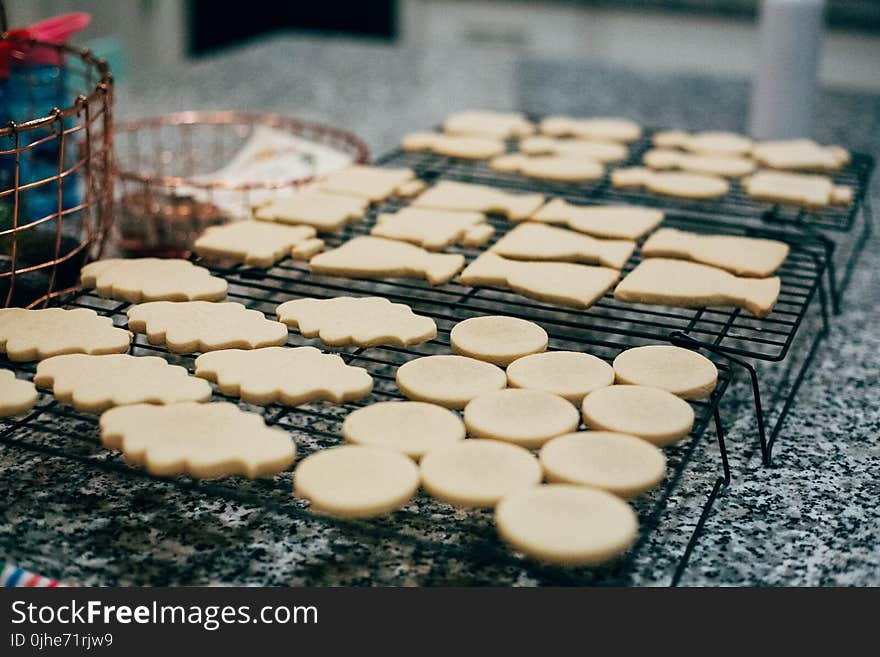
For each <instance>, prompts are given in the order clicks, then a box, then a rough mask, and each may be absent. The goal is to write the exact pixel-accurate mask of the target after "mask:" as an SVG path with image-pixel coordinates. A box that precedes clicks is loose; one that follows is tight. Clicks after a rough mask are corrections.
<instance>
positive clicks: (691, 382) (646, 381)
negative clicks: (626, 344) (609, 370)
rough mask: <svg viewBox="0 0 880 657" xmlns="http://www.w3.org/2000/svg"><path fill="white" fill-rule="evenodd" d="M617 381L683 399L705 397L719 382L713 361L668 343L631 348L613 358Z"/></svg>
mask: <svg viewBox="0 0 880 657" xmlns="http://www.w3.org/2000/svg"><path fill="white" fill-rule="evenodd" d="M614 375H615V378H616V379H617V382H618V383H624V384H633V385H642V386H652V387H654V388H662V389H663V390H668V391H669V392H671V393H672V394H673V395H676V396H678V397H683V398H684V399H705V398H706V397H708V396H709V395H710V394H711V393H712V391H713V390H714V389H715V385H716V384H717V383H718V368H717V367H715V363H713V362H712V361H711V360H709V359H708V358H706V357H705V356H703V355H701V354H698V353H697V352H695V351H691V350H690V349H682V348H681V347H675V346H673V345H668V344H652V345H646V346H644V347H634V348H632V349H627V350H626V351H624V352H621V353H620V354H618V356H617V358H615V359H614Z"/></svg>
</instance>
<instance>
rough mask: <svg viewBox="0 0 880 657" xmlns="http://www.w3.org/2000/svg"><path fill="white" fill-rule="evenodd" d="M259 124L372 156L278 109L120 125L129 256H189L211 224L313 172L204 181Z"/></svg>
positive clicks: (335, 132) (343, 136)
mask: <svg viewBox="0 0 880 657" xmlns="http://www.w3.org/2000/svg"><path fill="white" fill-rule="evenodd" d="M258 126H265V127H268V128H272V129H274V130H278V131H282V132H283V133H285V134H287V135H292V136H295V137H297V138H301V139H303V140H306V141H307V142H309V143H312V144H319V145H321V146H325V147H330V148H332V149H333V150H334V151H335V152H338V153H340V154H344V155H347V156H348V159H350V161H351V162H352V163H364V162H367V161H368V160H369V149H368V148H367V145H366V144H365V143H364V142H363V141H361V140H360V139H359V138H357V137H356V136H355V135H353V134H351V133H349V132H346V131H344V130H340V129H338V128H333V127H331V126H326V125H322V124H319V123H312V122H307V121H302V120H299V119H294V118H289V117H284V116H280V115H277V114H253V113H247V112H233V111H211V112H193V111H190V112H177V113H174V114H167V115H164V116H159V117H152V118H146V119H141V120H136V121H131V122H128V123H123V124H120V125H117V126H116V132H115V138H114V140H115V145H116V178H117V180H116V182H117V221H116V232H117V233H118V237H119V245H120V247H121V249H122V250H123V251H124V252H125V253H127V254H128V255H138V256H148V255H154V256H164V257H169V256H185V255H187V254H188V252H189V250H190V249H191V247H192V242H193V241H194V240H195V238H196V237H197V236H198V235H199V234H201V233H202V231H203V230H204V229H205V228H207V227H208V226H211V225H215V224H219V223H224V222H226V221H229V220H231V219H236V218H241V217H244V216H248V215H249V214H250V212H251V209H252V206H253V205H254V204H255V202H254V200H255V198H256V197H258V196H265V193H266V192H271V193H273V194H274V193H279V194H280V193H284V192H285V191H287V192H289V191H291V190H292V189H295V188H296V187H298V186H301V185H304V184H307V183H309V182H311V181H313V180H314V175H313V174H306V175H297V176H291V177H286V176H282V177H279V178H277V179H272V180H260V181H245V182H238V183H229V182H227V181H222V180H205V178H204V176H205V175H206V174H210V173H211V172H213V171H216V170H217V169H218V168H220V167H222V166H223V165H224V164H225V163H227V162H229V161H230V160H231V159H232V158H234V157H235V156H236V154H238V153H239V152H240V149H241V148H242V147H243V145H244V144H245V143H246V142H247V140H248V139H249V138H250V136H251V135H252V134H253V132H254V130H255V129H256V128H257V127H258ZM221 197H222V199H223V200H222V202H221V201H220V198H221Z"/></svg>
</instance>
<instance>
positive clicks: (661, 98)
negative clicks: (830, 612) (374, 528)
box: [0, 35, 880, 585]
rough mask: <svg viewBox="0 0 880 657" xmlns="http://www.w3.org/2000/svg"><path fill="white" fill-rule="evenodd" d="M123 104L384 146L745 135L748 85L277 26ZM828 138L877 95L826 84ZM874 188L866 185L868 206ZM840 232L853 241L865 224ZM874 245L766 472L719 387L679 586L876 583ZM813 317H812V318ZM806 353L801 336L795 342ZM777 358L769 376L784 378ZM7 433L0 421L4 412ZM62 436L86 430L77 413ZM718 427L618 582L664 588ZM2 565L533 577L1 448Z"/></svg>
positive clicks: (54, 570)
mask: <svg viewBox="0 0 880 657" xmlns="http://www.w3.org/2000/svg"><path fill="white" fill-rule="evenodd" d="M117 99H118V102H117V117H118V118H120V119H125V118H133V117H136V116H146V115H151V114H155V113H159V112H163V111H171V110H182V109H240V110H259V111H275V112H280V113H283V114H288V115H293V116H298V117H301V118H305V119H312V120H318V121H323V122H326V123H331V124H335V125H338V126H341V127H343V128H347V129H349V130H352V131H354V132H355V133H357V134H358V135H360V136H362V137H363V138H364V139H365V140H366V141H367V142H368V143H369V145H370V147H371V148H372V149H373V153H374V154H379V153H381V152H382V151H384V150H387V149H390V148H393V147H394V146H396V145H397V143H398V141H399V139H400V137H401V135H402V134H403V133H404V132H406V131H409V130H415V129H420V128H424V127H425V126H429V125H433V124H436V123H437V122H439V121H440V120H441V119H442V118H443V117H444V116H445V115H447V114H448V113H450V112H452V111H455V110H459V109H464V108H494V109H520V110H525V111H527V112H534V113H541V114H544V113H571V114H575V115H584V116H589V115H626V116H630V117H632V118H635V119H637V120H640V121H642V122H644V123H646V124H650V125H656V126H670V127H686V128H720V129H731V130H742V129H743V128H744V124H745V121H746V118H747V106H748V85H747V83H746V81H743V80H720V79H713V78H699V77H673V76H665V75H664V76H660V75H645V74H635V73H630V72H626V71H620V70H611V69H606V68H602V67H600V66H597V65H595V64H594V63H590V62H588V61H571V60H568V61H551V60H540V59H534V58H522V57H519V56H513V55H509V54H507V53H504V52H500V51H498V50H497V49H496V50H491V51H488V50H486V51H483V50H470V51H468V50H462V49H454V50H451V49H450V50H445V49H429V50H421V49H402V48H399V47H396V46H388V45H382V44H374V43H370V42H355V41H341V40H330V39H319V38H307V37H302V36H297V35H282V36H278V37H276V38H272V39H267V40H263V41H260V42H257V43H253V44H249V45H246V46H244V47H241V48H237V49H235V50H231V51H228V52H225V53H222V54H220V55H216V56H213V57H210V58H207V59H204V60H201V61H197V62H193V63H191V64H188V65H186V66H184V67H183V68H182V69H180V70H179V71H174V72H173V74H170V73H168V74H164V75H161V76H156V77H154V78H150V79H137V78H135V79H132V80H129V81H127V82H126V83H125V84H122V85H121V86H120V87H119V89H118V94H117ZM818 115H819V118H818V123H817V130H816V135H815V136H816V138H817V139H819V140H821V141H824V142H834V143H840V144H843V145H844V146H848V147H850V148H852V149H855V150H859V151H866V152H869V153H872V154H875V155H876V154H877V153H878V151H880V96H874V95H868V94H861V93H851V92H845V91H826V92H823V94H822V96H821V100H820V102H819V108H818ZM877 189H878V185H877V184H874V186H873V187H872V191H871V195H872V198H873V199H874V201H875V202H874V204H875V206H876V205H877V200H880V199H878V198H877V197H878V192H877ZM836 237H837V238H840V239H848V240H853V239H854V237H853V236H840V235H837V236H836ZM878 272H880V242H878V240H877V239H876V238H872V239H871V240H870V241H869V242H868V243H867V245H866V248H865V251H864V253H863V255H862V259H861V262H860V266H859V268H858V269H857V270H856V271H855V274H854V276H853V278H852V281H851V285H850V287H849V290H848V292H847V294H846V298H845V301H844V304H843V312H842V313H841V315H839V316H837V317H834V318H833V321H832V326H831V331H830V335H829V336H828V338H827V340H826V341H825V342H824V343H823V344H822V345H821V346H820V348H819V350H818V352H817V355H816V359H815V362H814V363H813V367H812V368H811V369H810V370H809V372H808V374H807V376H806V378H805V380H804V382H803V387H802V389H801V392H800V394H799V395H798V397H797V400H796V403H795V405H794V406H793V408H792V410H791V414H790V416H789V418H788V420H787V422H786V424H785V426H784V429H783V432H782V435H781V437H780V439H779V441H778V443H777V446H776V448H775V453H774V465H773V467H770V468H765V467H763V466H761V464H760V460H759V456H758V454H757V450H756V449H755V442H756V441H755V427H754V420H753V418H752V417H750V415H749V412H748V408H749V400H748V392H749V389H748V388H747V386H746V385H745V381H744V378H745V377H743V376H742V375H740V376H738V377H737V379H736V380H735V382H734V385H733V386H732V388H731V390H729V391H728V394H727V395H726V396H725V398H724V399H723V400H722V407H721V410H722V416H723V417H724V419H725V426H726V429H727V433H728V435H727V440H728V444H729V446H730V448H731V457H732V468H733V472H734V480H733V482H732V484H731V486H730V488H729V489H728V490H726V491H724V492H723V493H722V495H721V497H720V499H719V500H718V501H717V502H716V505H715V507H714V510H713V513H712V514H711V515H710V517H709V519H708V522H707V525H706V533H705V535H704V536H703V537H702V538H701V540H700V541H699V543H698V544H697V546H696V549H695V551H694V553H693V556H692V558H691V562H690V565H689V567H688V569H687V571H686V573H685V575H684V578H683V579H682V584H685V585H742V584H770V585H783V584H785V585H819V584H826V585H849V584H858V585H880V559H878V554H880V543H878V536H880V532H878V526H880V509H878V506H877V498H878V492H880V491H878V488H877V485H878V481H880V467H878V464H880V385H878V383H880V382H878V372H880V362H878V353H880V334H878V331H877V326H880V309H878V308H877V304H876V300H877V299H878V298H880V273H878ZM803 328H804V330H805V331H808V330H811V329H813V328H815V326H812V325H810V324H807V325H805V326H804V327H803ZM804 348H805V347H804V346H803V345H802V344H801V345H799V344H797V343H796V345H795V347H794V348H793V351H792V353H793V355H798V354H799V353H800V350H802V349H804ZM780 370H781V368H767V371H766V373H765V376H766V380H767V381H772V380H773V379H774V377H777V376H782V375H783V372H781V371H780ZM0 428H2V426H0ZM69 431H70V432H71V433H75V432H77V431H78V426H77V425H76V424H75V423H71V424H70V426H69ZM717 457H718V454H717V447H715V445H714V438H713V437H712V434H711V432H709V433H708V434H707V437H706V439H705V440H703V441H701V442H700V443H699V445H698V446H697V448H696V454H695V457H694V459H693V461H692V462H691V464H690V465H689V466H688V468H687V470H686V471H685V472H684V474H683V476H682V479H681V483H680V484H679V486H678V487H677V488H676V489H675V490H674V491H673V493H672V495H671V496H670V498H669V501H668V504H667V509H666V512H665V515H664V523H663V525H662V528H661V529H660V530H658V531H656V532H654V533H653V534H652V535H651V537H650V545H649V548H650V549H648V550H644V551H642V552H641V553H640V555H639V557H638V558H637V559H635V560H634V562H633V564H632V569H631V572H630V573H629V574H628V575H627V579H626V583H631V584H636V585H658V584H661V585H662V584H667V583H668V582H669V580H670V578H671V575H672V570H673V568H674V564H675V559H676V558H677V557H678V555H680V554H681V552H682V550H683V547H684V544H685V542H686V541H687V538H688V537H689V536H690V533H691V530H692V528H693V526H694V524H695V522H696V520H697V516H698V511H699V507H700V505H701V504H702V502H703V500H704V499H705V495H706V493H707V491H708V488H709V487H710V486H711V484H712V482H713V481H714V479H715V477H716V476H717ZM0 473H2V474H0V481H2V484H0V486H2V489H3V494H2V499H3V500H4V501H5V503H4V505H3V506H2V507H0V508H2V511H0V513H2V515H0V561H2V560H8V561H10V562H13V563H16V564H17V565H20V566H22V567H24V568H28V569H30V570H34V571H36V572H40V573H42V574H45V575H48V576H52V577H57V578H60V579H62V580H64V581H67V582H71V583H80V584H92V585H95V584H155V585H159V584H168V585H176V584H181V585H183V584H215V583H221V584H268V585H288V584H290V585H299V584H306V585H316V584H438V583H442V584H449V583H459V584H460V583H478V584H497V585H506V584H523V585H532V584H539V583H541V580H540V578H535V577H534V576H533V575H532V574H531V573H530V572H528V571H526V570H520V569H518V568H516V567H512V566H510V565H505V566H497V567H495V566H483V567H481V568H480V569H479V570H473V569H472V568H473V567H471V566H468V565H467V564H464V563H460V562H458V561H456V560H455V559H450V558H439V557H437V556H436V555H431V554H429V553H426V552H424V551H421V550H419V549H417V548H414V547H412V546H411V545H408V544H406V543H397V542H395V541H392V540H381V541H373V542H371V541H370V540H368V539H361V540H355V539H354V538H353V537H352V536H349V535H347V534H346V533H345V532H343V531H339V530H335V529H327V528H322V527H320V526H315V525H313V524H307V523H304V522H302V521H300V520H297V519H296V518H293V517H289V516H286V515H284V514H281V513H277V512H273V511H268V510H264V509H261V508H259V507H256V506H251V505H248V504H236V503H232V502H226V501H218V499H217V498H214V497H207V496H202V495H200V494H196V493H191V492H187V491H185V490H182V489H179V488H176V487H174V486H170V485H167V484H161V483H159V484H156V483H155V482H153V481H151V480H142V479H139V478H134V477H121V476H120V475H118V474H114V473H112V472H101V471H98V470H94V469H89V468H84V467H83V466H81V465H79V464H77V463H76V462H72V461H69V460H66V459H61V458H58V457H56V456H51V455H45V454H40V453H35V452H32V451H27V450H24V449H21V448H15V447H11V446H7V445H2V446H0Z"/></svg>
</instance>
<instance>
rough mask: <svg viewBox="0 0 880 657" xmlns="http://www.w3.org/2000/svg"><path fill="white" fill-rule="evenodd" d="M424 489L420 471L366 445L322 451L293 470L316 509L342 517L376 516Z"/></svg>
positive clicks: (298, 489) (301, 493) (298, 487)
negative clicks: (421, 488) (421, 483)
mask: <svg viewBox="0 0 880 657" xmlns="http://www.w3.org/2000/svg"><path fill="white" fill-rule="evenodd" d="M418 487H419V470H418V467H417V466H416V464H415V463H413V462H412V460H411V459H409V458H407V457H406V456H404V455H403V454H400V453H398V452H395V451H394V450H391V449H387V448H384V447H369V446H366V445H343V446H341V447H331V448H330V449H322V450H320V451H318V452H314V453H313V454H310V455H309V456H307V457H306V458H304V459H303V460H302V461H301V462H300V464H299V465H298V466H297V467H296V470H294V473H293V490H294V492H295V494H296V495H297V496H298V497H302V498H305V499H307V500H309V502H311V504H312V509H313V510H314V511H317V512H319V513H326V514H329V515H332V516H336V517H339V518H371V517H374V516H381V515H384V514H386V513H390V512H391V511H394V510H395V509H398V508H400V507H402V506H403V505H405V504H406V503H407V502H409V500H410V499H411V498H412V496H413V495H415V492H416V489H418Z"/></svg>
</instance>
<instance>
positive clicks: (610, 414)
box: [582, 385, 694, 447]
mask: <svg viewBox="0 0 880 657" xmlns="http://www.w3.org/2000/svg"><path fill="white" fill-rule="evenodd" d="M582 409H583V412H584V422H585V423H586V425H587V426H588V427H590V428H591V429H596V430H599V431H616V432H619V433H629V434H632V435H634V436H638V437H639V438H644V439H645V440H648V441H650V442H652V443H654V444H655V445H659V446H661V447H662V446H663V445H670V444H672V443H674V442H677V441H678V440H680V439H682V438H684V437H685V436H687V435H688V433H690V430H691V428H692V427H693V425H694V409H693V408H691V406H690V404H688V403H687V402H686V401H683V400H682V399H680V398H678V397H676V396H675V395H673V394H672V393H671V392H667V391H666V390H661V389H660V388H652V387H649V386H635V385H614V386H608V387H607V388H599V390H596V391H594V392H591V393H590V394H589V395H587V396H586V397H584V403H583V406H582Z"/></svg>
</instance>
